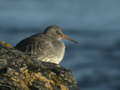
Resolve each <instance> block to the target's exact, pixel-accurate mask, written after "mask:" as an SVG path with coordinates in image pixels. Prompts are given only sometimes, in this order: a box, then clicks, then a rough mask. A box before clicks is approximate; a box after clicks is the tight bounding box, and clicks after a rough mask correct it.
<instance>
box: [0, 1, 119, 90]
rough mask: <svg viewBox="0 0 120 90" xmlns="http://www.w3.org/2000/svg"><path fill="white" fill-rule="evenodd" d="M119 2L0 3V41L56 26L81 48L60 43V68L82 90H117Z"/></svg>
mask: <svg viewBox="0 0 120 90" xmlns="http://www.w3.org/2000/svg"><path fill="white" fill-rule="evenodd" d="M119 3H120V1H119V0H60V1H57V0H52V1H50V0H44V1H43V0H19V1H18V0H0V40H3V41H6V42H8V43H10V44H12V46H15V45H16V44H17V43H18V42H19V41H20V40H22V39H24V38H26V37H28V36H30V35H32V34H35V33H40V32H42V31H43V29H44V28H45V27H47V26H48V25H58V26H60V27H62V29H63V32H64V33H65V34H66V35H68V36H70V37H71V38H72V39H74V40H77V41H78V42H79V43H80V44H74V43H72V42H70V41H67V40H63V42H65V44H66V53H65V57H64V59H63V61H62V62H61V65H62V66H64V67H65V68H68V69H72V71H73V74H74V76H75V77H76V79H77V80H78V82H79V87H80V88H81V90H120V71H119V70H120V19H119V17H120V11H119V10H120V5H119Z"/></svg>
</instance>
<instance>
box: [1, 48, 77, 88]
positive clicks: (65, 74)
mask: <svg viewBox="0 0 120 90" xmlns="http://www.w3.org/2000/svg"><path fill="white" fill-rule="evenodd" d="M0 90H79V88H78V86H77V81H76V80H75V78H74V76H73V75H72V71H71V70H67V69H65V68H64V67H62V66H60V65H57V64H53V63H47V62H38V61H36V60H34V59H33V58H31V57H29V56H27V55H24V53H23V52H20V51H18V50H15V49H14V48H4V47H0Z"/></svg>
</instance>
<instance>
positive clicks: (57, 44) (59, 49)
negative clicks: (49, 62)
mask: <svg viewBox="0 0 120 90" xmlns="http://www.w3.org/2000/svg"><path fill="white" fill-rule="evenodd" d="M53 46H54V49H55V52H56V56H57V61H58V62H61V61H62V59H63V57H64V53H65V45H64V43H62V42H61V41H54V42H53Z"/></svg>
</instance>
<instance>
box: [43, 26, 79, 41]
mask: <svg viewBox="0 0 120 90" xmlns="http://www.w3.org/2000/svg"><path fill="white" fill-rule="evenodd" d="M44 34H47V35H48V36H51V37H54V38H56V39H57V40H62V39H63V38H64V39H67V40H70V41H72V42H74V43H78V42H77V41H75V40H72V39H71V38H70V37H68V36H66V35H64V34H63V32H62V29H61V28H60V27H58V26H49V27H47V28H46V29H45V31H44Z"/></svg>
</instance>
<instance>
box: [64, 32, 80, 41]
mask: <svg viewBox="0 0 120 90" xmlns="http://www.w3.org/2000/svg"><path fill="white" fill-rule="evenodd" d="M62 38H64V39H67V40H70V41H72V42H74V43H78V42H77V41H75V40H72V39H71V38H70V37H68V36H66V35H64V34H63V35H62Z"/></svg>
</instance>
